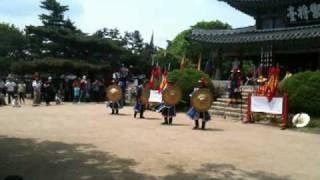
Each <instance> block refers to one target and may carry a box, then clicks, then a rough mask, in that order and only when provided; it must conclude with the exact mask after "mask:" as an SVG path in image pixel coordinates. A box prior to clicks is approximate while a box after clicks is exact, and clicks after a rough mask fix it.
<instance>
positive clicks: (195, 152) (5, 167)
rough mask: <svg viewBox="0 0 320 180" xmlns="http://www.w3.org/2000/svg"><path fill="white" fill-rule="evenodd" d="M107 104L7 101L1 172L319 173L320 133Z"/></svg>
mask: <svg viewBox="0 0 320 180" xmlns="http://www.w3.org/2000/svg"><path fill="white" fill-rule="evenodd" d="M132 111H133V110H132V108H131V107H126V108H124V109H122V110H121V111H120V113H121V114H120V115H119V116H111V115H110V109H107V108H106V107H105V105H103V104H80V105H78V104H74V105H73V104H65V105H61V106H55V105H53V106H49V107H45V106H41V107H31V105H27V106H24V107H22V108H12V107H9V106H7V107H0V179H1V180H2V179H3V178H4V177H5V176H7V175H10V174H18V175H21V176H23V177H24V179H25V180H63V179H65V180H81V179H84V180H86V179H89V180H108V179H117V180H118V179H130V180H132V179H152V180H153V179H172V180H176V179H181V180H189V179H190V180H194V179H227V180H236V179H237V180H238V179H244V180H247V179H266V180H270V179H272V180H278V179H287V180H289V179H297V180H317V179H320V170H319V168H320V153H319V149H320V136H319V135H314V134H305V133H299V132H293V131H290V130H286V131H281V130H279V128H277V127H271V126H265V125H256V124H254V125H253V124H250V125H245V124H242V123H240V122H236V121H232V120H223V119H216V118H215V117H213V121H211V122H210V123H209V124H208V130H206V131H201V130H191V129H192V127H193V122H192V121H191V120H189V119H188V118H187V117H186V116H185V114H178V117H177V118H176V120H175V121H174V125H173V126H161V125H160V123H161V122H162V118H161V115H160V114H158V113H155V112H150V111H148V112H146V113H145V117H146V119H133V115H132V113H133V112H132Z"/></svg>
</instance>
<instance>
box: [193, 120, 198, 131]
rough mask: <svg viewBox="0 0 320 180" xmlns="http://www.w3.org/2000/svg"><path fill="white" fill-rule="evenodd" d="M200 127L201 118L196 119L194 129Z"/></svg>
mask: <svg viewBox="0 0 320 180" xmlns="http://www.w3.org/2000/svg"><path fill="white" fill-rule="evenodd" d="M198 128H199V120H194V128H193V129H198Z"/></svg>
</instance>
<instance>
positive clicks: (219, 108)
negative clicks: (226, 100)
mask: <svg viewBox="0 0 320 180" xmlns="http://www.w3.org/2000/svg"><path fill="white" fill-rule="evenodd" d="M211 110H213V111H224V112H238V113H241V112H242V113H243V112H246V109H243V108H242V109H241V108H240V107H228V106H212V107H211Z"/></svg>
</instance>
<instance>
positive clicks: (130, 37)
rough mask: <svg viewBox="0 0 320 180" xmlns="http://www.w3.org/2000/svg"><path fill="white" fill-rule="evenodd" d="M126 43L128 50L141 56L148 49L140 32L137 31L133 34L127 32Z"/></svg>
mask: <svg viewBox="0 0 320 180" xmlns="http://www.w3.org/2000/svg"><path fill="white" fill-rule="evenodd" d="M124 43H125V45H126V49H128V50H129V51H131V52H132V53H133V54H137V55H139V54H141V53H142V51H143V50H144V48H145V47H146V44H145V43H144V42H143V38H142V36H141V34H140V32H139V31H137V30H136V31H133V32H125V35H124Z"/></svg>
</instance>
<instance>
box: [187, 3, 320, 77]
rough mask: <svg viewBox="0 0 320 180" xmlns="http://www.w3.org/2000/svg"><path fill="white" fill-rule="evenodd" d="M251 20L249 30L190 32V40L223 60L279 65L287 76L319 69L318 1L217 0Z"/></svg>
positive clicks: (319, 16)
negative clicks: (248, 16)
mask: <svg viewBox="0 0 320 180" xmlns="http://www.w3.org/2000/svg"><path fill="white" fill-rule="evenodd" d="M219 1H224V2H226V3H228V4H229V5H230V6H232V7H234V8H235V9H237V10H239V11H241V12H243V13H245V14H247V15H250V16H252V17H253V18H254V19H255V21H256V23H255V24H254V25H252V26H250V27H243V28H237V29H231V30H203V29H196V30H193V32H192V35H191V37H190V39H191V40H193V41H198V42H202V43H205V44H207V45H208V46H210V47H212V51H215V52H221V54H222V56H224V57H227V58H225V59H232V58H237V59H239V60H240V61H243V60H253V61H254V62H255V64H260V63H261V64H263V65H264V66H265V67H269V66H272V65H276V64H279V65H280V67H281V68H282V69H283V70H289V71H291V72H298V71H305V70H317V69H320V0H219Z"/></svg>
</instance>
